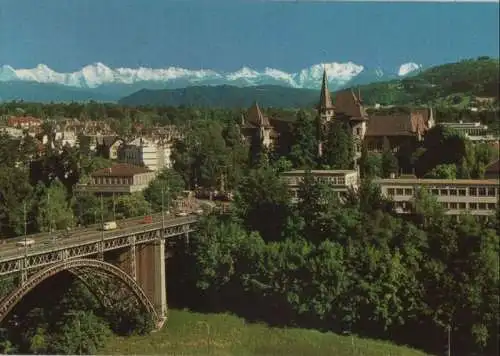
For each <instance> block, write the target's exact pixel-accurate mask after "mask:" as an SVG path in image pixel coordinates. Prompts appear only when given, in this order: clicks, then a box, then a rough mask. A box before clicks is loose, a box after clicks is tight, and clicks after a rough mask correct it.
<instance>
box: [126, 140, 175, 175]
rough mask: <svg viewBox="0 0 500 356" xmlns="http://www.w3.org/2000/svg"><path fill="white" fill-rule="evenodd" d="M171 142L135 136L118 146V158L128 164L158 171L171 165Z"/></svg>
mask: <svg viewBox="0 0 500 356" xmlns="http://www.w3.org/2000/svg"><path fill="white" fill-rule="evenodd" d="M171 154H172V144H171V142H170V141H164V142H162V141H159V140H152V139H146V138H142V137H139V138H136V139H134V140H133V141H131V142H129V143H126V144H122V145H121V146H120V147H119V148H118V154H117V155H118V159H119V160H120V161H122V162H126V163H128V164H132V165H137V166H144V167H147V168H148V169H150V170H152V171H160V170H162V169H164V168H170V167H172V161H171V157H170V156H171Z"/></svg>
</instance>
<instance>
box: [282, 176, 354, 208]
mask: <svg viewBox="0 0 500 356" xmlns="http://www.w3.org/2000/svg"><path fill="white" fill-rule="evenodd" d="M310 172H311V175H312V176H313V177H314V179H316V180H318V181H320V182H324V183H327V184H329V185H330V186H331V187H332V188H333V190H334V191H335V192H337V196H338V197H339V198H341V197H342V196H343V194H345V193H347V191H348V190H349V189H350V188H354V189H355V188H357V187H358V185H359V174H358V172H357V171H355V170H312V171H310ZM305 174H306V171H305V170H293V171H287V172H283V173H281V177H282V179H284V180H285V182H286V183H287V185H288V187H289V188H290V191H291V193H292V201H293V202H297V200H298V190H299V186H300V183H301V182H302V181H303V179H304V176H305Z"/></svg>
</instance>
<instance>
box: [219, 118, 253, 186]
mask: <svg viewBox="0 0 500 356" xmlns="http://www.w3.org/2000/svg"><path fill="white" fill-rule="evenodd" d="M223 136H224V140H225V142H226V150H227V163H226V164H227V165H226V167H225V168H226V171H225V172H224V176H225V181H224V183H225V187H224V188H225V189H226V190H233V189H235V188H236V187H237V186H238V183H239V182H240V180H241V178H242V177H243V175H244V173H245V171H246V170H247V168H248V163H249V161H248V160H249V149H250V147H249V145H248V144H247V143H246V142H244V140H243V139H242V136H241V132H240V129H239V127H238V125H236V124H235V123H234V122H230V123H229V124H228V125H227V126H226V127H225V128H224V132H223Z"/></svg>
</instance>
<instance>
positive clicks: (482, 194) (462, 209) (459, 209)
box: [374, 178, 500, 215]
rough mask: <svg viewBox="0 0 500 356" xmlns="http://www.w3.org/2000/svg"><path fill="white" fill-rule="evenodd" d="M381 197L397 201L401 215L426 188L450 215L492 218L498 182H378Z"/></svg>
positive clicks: (454, 180)
mask: <svg viewBox="0 0 500 356" xmlns="http://www.w3.org/2000/svg"><path fill="white" fill-rule="evenodd" d="M374 183H375V184H378V185H379V186H380V190H381V192H382V194H383V195H384V196H386V197H388V198H390V199H391V200H392V201H393V202H394V207H395V208H396V211H397V212H399V213H407V212H409V210H410V207H411V203H412V201H413V199H414V196H415V190H416V189H421V188H424V189H426V190H427V191H428V192H429V193H430V194H431V195H432V196H434V197H435V198H436V200H437V201H438V202H439V203H440V204H441V206H442V207H443V208H444V209H445V211H446V214H448V215H460V214H464V213H470V214H471V215H491V214H494V213H495V212H496V209H497V207H498V197H499V190H500V189H499V183H498V180H495V179H417V178H411V179H403V178H396V179H377V180H375V181H374Z"/></svg>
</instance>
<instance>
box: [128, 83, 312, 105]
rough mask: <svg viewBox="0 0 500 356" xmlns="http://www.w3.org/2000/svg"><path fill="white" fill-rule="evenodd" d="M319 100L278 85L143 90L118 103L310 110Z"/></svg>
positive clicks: (309, 93)
mask: <svg viewBox="0 0 500 356" xmlns="http://www.w3.org/2000/svg"><path fill="white" fill-rule="evenodd" d="M317 100H318V90H312V89H295V88H288V87H282V86H277V85H263V86H253V87H244V88H241V87H235V86H230V85H220V86H193V87H188V88H183V89H163V90H149V89H143V90H140V91H138V92H136V93H134V94H132V95H129V96H126V97H124V98H122V99H121V100H119V104H122V105H128V106H139V105H151V106H180V105H184V106H197V107H223V108H241V107H248V106H250V105H252V103H253V102H254V101H258V102H259V105H261V106H264V107H293V108H302V107H304V108H306V107H311V106H313V105H314V104H315V102H316V101H317Z"/></svg>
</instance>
